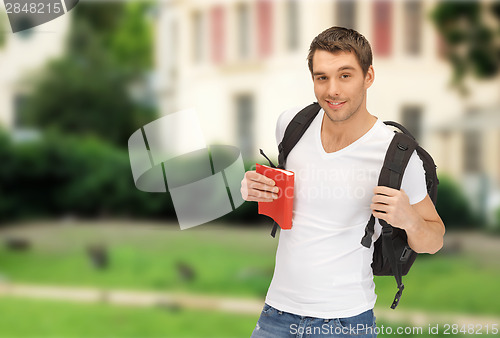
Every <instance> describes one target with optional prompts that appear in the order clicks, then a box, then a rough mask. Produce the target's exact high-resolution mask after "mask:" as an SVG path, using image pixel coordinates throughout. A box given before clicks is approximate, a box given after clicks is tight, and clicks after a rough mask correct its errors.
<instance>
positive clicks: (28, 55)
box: [0, 3, 70, 134]
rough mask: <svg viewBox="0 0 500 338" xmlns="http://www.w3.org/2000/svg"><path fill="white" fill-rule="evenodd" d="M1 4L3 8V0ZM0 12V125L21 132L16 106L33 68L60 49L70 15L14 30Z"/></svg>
mask: <svg viewBox="0 0 500 338" xmlns="http://www.w3.org/2000/svg"><path fill="white" fill-rule="evenodd" d="M0 8H1V10H2V11H3V10H4V9H5V7H3V3H2V5H1V6H0ZM0 14H2V18H1V20H0V26H1V27H0V34H2V35H3V38H4V43H3V45H0V70H1V71H0V125H1V126H3V127H4V128H7V129H9V130H12V131H14V132H16V133H18V134H19V133H21V134H22V133H23V132H24V131H26V130H23V125H24V122H23V120H24V117H23V116H22V115H21V114H19V108H20V107H21V106H22V104H23V102H25V99H24V98H25V97H26V93H27V92H28V91H29V89H30V84H32V83H33V79H34V76H35V75H36V72H37V71H40V70H41V69H43V66H44V65H45V64H46V63H47V61H48V60H50V59H52V58H56V57H58V56H60V55H61V54H62V53H63V51H64V42H65V41H64V39H65V36H66V33H67V32H68V30H69V20H70V15H63V16H60V17H58V18H57V19H55V20H52V21H49V22H47V23H45V24H43V25H40V26H36V27H34V28H31V29H27V30H25V31H22V32H19V33H15V34H13V33H12V30H11V28H10V26H9V22H8V20H7V17H6V16H5V15H3V13H0Z"/></svg>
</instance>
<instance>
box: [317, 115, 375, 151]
mask: <svg viewBox="0 0 500 338" xmlns="http://www.w3.org/2000/svg"><path fill="white" fill-rule="evenodd" d="M376 121H377V118H376V117H375V116H373V115H371V114H370V113H368V111H367V110H365V111H360V112H358V113H357V114H355V115H353V116H351V117H350V118H349V119H347V120H345V121H340V122H334V121H332V120H330V119H329V118H328V116H326V114H324V116H323V122H322V124H321V143H322V145H323V148H324V149H325V151H326V152H327V153H331V152H335V151H338V150H340V149H343V148H345V147H347V146H349V145H350V144H352V143H353V142H355V141H356V140H357V139H359V138H360V137H362V136H363V135H364V134H366V133H367V132H368V131H369V130H370V129H371V128H372V127H373V125H374V124H375V122H376Z"/></svg>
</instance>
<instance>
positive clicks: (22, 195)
mask: <svg viewBox="0 0 500 338" xmlns="http://www.w3.org/2000/svg"><path fill="white" fill-rule="evenodd" d="M0 160H1V163H2V166H0V193H1V196H2V198H1V199H0V219H2V220H16V219H20V218H27V217H45V216H61V215H68V214H69V215H75V216H79V217H95V216H103V215H106V216H108V215H109V216H135V217H148V218H158V217H161V218H165V217H174V216H175V213H174V209H173V205H172V201H171V198H170V195H169V194H168V193H163V194H152V193H146V192H142V191H139V190H137V189H136V187H135V185H134V182H133V178H132V173H131V169H130V162H129V158H128V153H127V151H126V150H122V149H118V148H115V147H114V146H111V145H109V144H107V143H103V142H102V141H99V140H98V139H95V138H90V137H87V138H81V137H79V138H77V137H71V136H63V135H61V134H58V133H52V134H47V135H45V136H44V137H43V138H42V139H40V140H37V141H30V142H23V143H15V142H13V141H12V140H11V139H10V138H9V137H8V136H7V135H6V134H5V133H0Z"/></svg>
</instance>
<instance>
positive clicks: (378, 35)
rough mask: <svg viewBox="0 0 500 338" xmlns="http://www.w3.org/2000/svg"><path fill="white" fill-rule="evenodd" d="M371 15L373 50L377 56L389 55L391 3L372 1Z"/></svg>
mask: <svg viewBox="0 0 500 338" xmlns="http://www.w3.org/2000/svg"><path fill="white" fill-rule="evenodd" d="M373 15H374V20H373V24H374V28H373V30H374V32H375V34H374V35H375V40H374V42H373V49H374V52H375V54H376V55H378V56H389V55H390V54H391V49H392V3H391V2H390V1H385V0H384V1H383V0H376V1H375V2H374V3H373Z"/></svg>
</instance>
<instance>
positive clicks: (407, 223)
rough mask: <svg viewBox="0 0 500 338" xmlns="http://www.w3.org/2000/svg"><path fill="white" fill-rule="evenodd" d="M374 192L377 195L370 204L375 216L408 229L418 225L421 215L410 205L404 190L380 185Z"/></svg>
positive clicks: (395, 225)
mask: <svg viewBox="0 0 500 338" xmlns="http://www.w3.org/2000/svg"><path fill="white" fill-rule="evenodd" d="M373 192H374V193H375V196H373V198H372V204H371V205H370V208H371V209H372V213H373V216H375V217H376V218H378V219H383V220H384V221H386V222H387V223H389V224H390V225H392V226H393V227H396V228H400V229H403V230H406V231H411V230H413V229H414V228H415V227H416V226H417V224H418V223H419V221H420V216H419V215H418V214H417V212H416V211H415V210H414V209H413V208H412V206H411V205H410V199H409V198H408V195H406V193H405V192H404V190H402V189H401V190H397V189H392V188H388V187H383V186H378V187H375V189H373Z"/></svg>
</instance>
